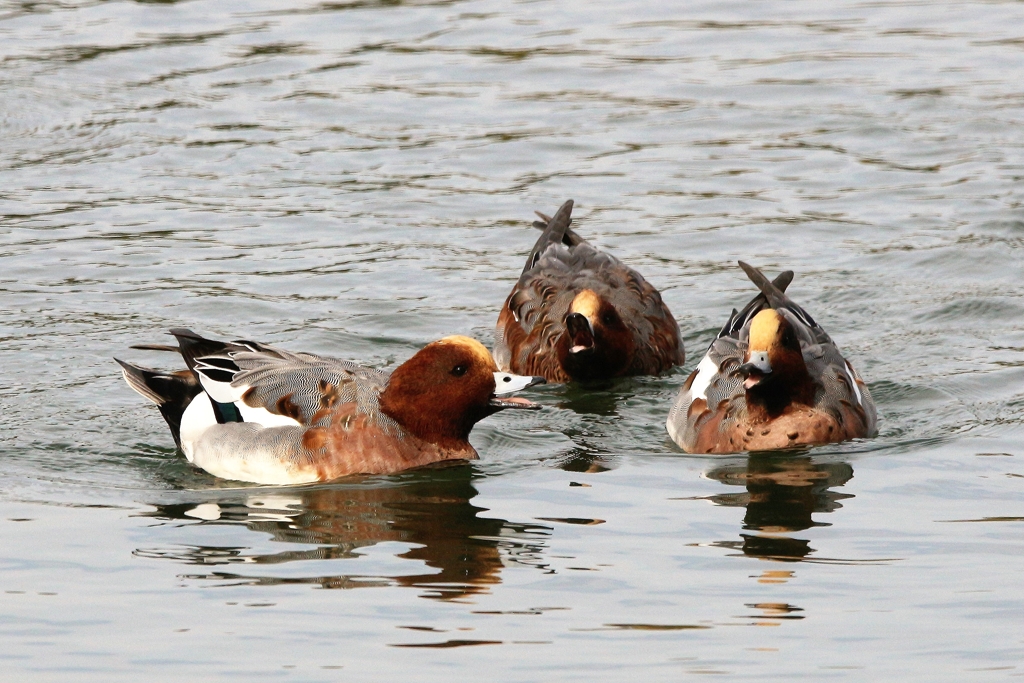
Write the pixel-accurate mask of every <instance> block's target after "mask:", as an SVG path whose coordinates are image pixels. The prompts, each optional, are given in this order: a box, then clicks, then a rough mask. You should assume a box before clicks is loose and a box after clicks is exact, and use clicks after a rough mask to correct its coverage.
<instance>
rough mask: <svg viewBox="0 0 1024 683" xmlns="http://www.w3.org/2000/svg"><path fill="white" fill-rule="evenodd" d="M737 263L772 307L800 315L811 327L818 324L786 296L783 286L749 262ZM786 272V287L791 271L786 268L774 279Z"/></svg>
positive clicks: (778, 278)
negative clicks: (787, 275) (769, 279)
mask: <svg viewBox="0 0 1024 683" xmlns="http://www.w3.org/2000/svg"><path fill="white" fill-rule="evenodd" d="M738 263H739V264H740V268H742V269H743V272H744V273H746V274H747V277H749V278H750V281H751V282H753V283H754V284H755V285H757V288H758V289H760V290H761V294H762V296H764V298H765V299H766V300H767V301H768V304H769V305H770V306H771V307H772V308H775V309H779V308H785V309H788V310H790V311H792V312H793V313H795V314H797V316H799V317H801V318H802V319H803V321H804V322H805V323H806V324H808V325H810V326H811V327H817V326H818V323H816V322H814V318H812V317H811V316H810V314H809V313H808V312H807V311H805V310H804V309H803V308H801V307H800V306H799V305H798V304H797V303H795V302H794V301H793V300H792V299H790V298H789V297H788V296H786V293H785V289H786V288H785V287H779V286H778V285H777V284H776V283H775V282H769V281H768V278H766V277H765V276H764V273H762V272H761V271H760V270H758V269H757V268H755V267H753V266H752V265H750V264H749V263H744V262H743V261H739V262H738ZM787 273H788V274H789V279H788V280H787V281H786V287H788V286H789V283H790V282H792V280H793V274H792V272H791V271H788V270H787V271H785V272H783V273H782V274H781V275H779V277H777V278H776V280H780V279H782V278H783V276H784V275H786V274H787Z"/></svg>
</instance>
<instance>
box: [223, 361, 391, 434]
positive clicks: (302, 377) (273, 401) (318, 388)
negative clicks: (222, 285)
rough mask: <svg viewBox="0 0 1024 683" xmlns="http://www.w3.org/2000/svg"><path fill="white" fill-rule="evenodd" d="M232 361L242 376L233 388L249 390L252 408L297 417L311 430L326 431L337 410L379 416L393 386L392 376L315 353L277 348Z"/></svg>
mask: <svg viewBox="0 0 1024 683" xmlns="http://www.w3.org/2000/svg"><path fill="white" fill-rule="evenodd" d="M232 359H233V360H234V361H235V363H236V364H237V365H238V368H239V372H238V373H237V374H236V375H235V376H234V378H233V380H232V382H231V384H232V385H233V386H236V387H237V386H242V385H248V386H249V390H248V391H247V392H246V397H245V402H246V403H247V404H248V405H250V406H253V407H262V408H266V409H267V410H269V411H270V412H272V413H276V414H279V415H289V416H292V417H295V418H296V419H298V420H299V422H301V423H302V424H304V425H308V426H322V425H321V424H320V422H322V421H323V420H325V419H327V417H326V415H325V413H324V412H322V411H325V409H327V408H329V407H330V406H332V405H337V404H341V403H356V404H357V405H358V406H359V408H360V409H361V410H362V411H363V412H367V413H370V412H373V411H375V410H376V408H377V399H378V397H379V395H380V392H381V390H382V389H383V387H384V386H385V385H386V384H387V375H386V374H385V373H383V372H381V371H379V370H373V369H370V368H364V367H362V366H360V365H356V364H355V363H352V362H349V361H345V360H339V359H336V358H325V357H321V356H317V355H314V354H309V353H292V352H289V351H284V350H281V349H273V353H268V352H266V351H261V352H240V353H235V354H232ZM318 413H319V416H318ZM314 420H316V422H314Z"/></svg>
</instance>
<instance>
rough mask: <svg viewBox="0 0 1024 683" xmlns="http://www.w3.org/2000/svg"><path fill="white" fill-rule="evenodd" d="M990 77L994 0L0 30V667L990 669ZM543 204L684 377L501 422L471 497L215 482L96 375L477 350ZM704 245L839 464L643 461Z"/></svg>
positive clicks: (255, 5) (87, 11)
mask: <svg viewBox="0 0 1024 683" xmlns="http://www.w3.org/2000/svg"><path fill="white" fill-rule="evenodd" d="M1021 83H1024V11H1022V6H1021V3H1019V2H1009V1H999V0H994V1H990V2H939V1H934V2H910V1H904V2H836V3H828V4H821V3H812V2H805V1H795V2H780V1H778V0H767V1H765V2H758V3H749V2H742V3H741V2H714V3H711V2H695V3H686V4H685V5H680V6H676V5H673V4H664V3H644V2H616V3H612V2H598V3H588V4H586V5H585V6H575V5H572V4H570V3H559V2H554V1H548V0H541V1H536V2H516V3H499V2H493V1H492V0H479V1H475V0H467V1H465V2H459V1H450V0H449V1H443V2H372V1H371V2H324V3H315V2H313V3H302V2H298V3H296V2H291V3H285V2H278V1H270V0H268V1H266V2H233V1H222V2H210V1H208V0H192V1H190V2H124V1H115V2H40V3H27V2H26V3H13V2H6V3H0V93H2V97H0V134H2V139H3V144H2V145H0V290H2V295H0V302H2V305H0V379H2V380H3V381H2V382H0V539H2V543H3V549H2V551H0V666H2V669H3V671H5V674H4V676H5V677H9V678H10V679H11V680H18V681H57V680H76V681H114V680H138V679H139V678H147V679H152V680H161V681H177V680H182V681H186V680H187V681H194V680H254V679H261V680H264V679H265V680H295V681H339V680H344V681H350V680H351V681H374V680H383V679H395V680H410V679H412V678H415V680H423V681H435V680H436V681H450V680H470V679H473V680H476V679H479V678H480V677H481V676H488V677H491V678H496V679H501V680H516V681H562V680H565V681H569V680H579V678H581V677H584V676H585V677H587V678H588V679H590V680H600V681H622V680H627V679H630V680H631V679H634V678H637V677H638V676H642V677H643V678H644V679H645V680H678V679H680V678H683V677H687V676H702V675H711V674H721V675H722V676H723V677H725V678H728V679H730V680H758V681H762V680H792V679H804V680H813V681H819V680H851V681H877V680H901V681H929V682H931V681H939V680H948V681H964V680H971V681H974V680H978V681H988V680H1005V679H1008V678H1012V677H1015V676H1024V629H1022V628H1021V622H1022V615H1024V589H1022V588H1021V580H1020V577H1021V574H1022V570H1024V542H1022V533H1024V460H1022V459H1024V450H1022V449H1021V446H1020V444H1021V439H1022V436H1024V424H1022V417H1021V415H1022V413H1024V327H1022V324H1021V322H1020V320H1021V319H1022V315H1024V280H1022V277H1021V273H1022V270H1021V269H1022V265H1024V206H1022V199H1021V198H1022V193H1021V191H1020V187H1021V185H1022V181H1024V129H1022V128H1021V125H1020V122H1021V121H1022V120H1024V90H1022V86H1021ZM570 197H571V198H573V199H575V200H576V206H577V209H576V211H575V220H576V222H575V225H576V226H577V229H578V230H579V232H580V233H581V234H583V235H584V236H585V237H587V238H589V239H591V240H592V241H593V242H594V243H595V244H597V245H599V246H601V247H603V248H606V249H608V250H610V251H612V252H614V253H615V254H616V255H618V256H619V257H620V258H622V259H623V260H625V261H627V262H628V263H630V264H631V265H633V266H635V267H636V268H638V269H639V270H640V271H641V272H642V273H643V274H644V275H645V276H646V277H647V279H648V280H649V281H651V282H652V283H653V284H655V285H656V286H657V287H659V288H660V289H661V291H662V292H663V296H664V298H665V301H666V302H667V303H668V305H669V306H670V307H671V309H672V310H673V312H674V313H675V315H676V317H677V319H678V320H679V323H680V325H681V328H682V330H683V333H684V336H685V341H686V345H687V350H688V360H687V364H686V367H685V368H683V369H680V370H679V371H677V372H676V373H673V374H670V375H667V376H664V377H658V378H637V379H630V380H623V381H620V382H616V383H612V384H610V385H608V386H604V387H600V388H597V389H594V390H584V389H581V388H579V387H572V386H570V387H560V386H545V387H539V388H537V389H535V390H531V391H530V392H528V394H529V396H530V398H532V399H533V400H536V401H538V402H540V403H542V404H543V405H544V406H545V408H544V409H543V410H542V411H540V412H539V413H535V414H530V415H523V414H520V413H517V414H511V415H498V416H495V417H494V418H491V419H489V420H487V421H485V422H484V423H482V424H481V425H479V427H478V428H477V429H476V431H475V432H474V435H473V441H474V443H475V445H476V446H477V448H478V450H479V451H480V452H481V455H482V458H481V460H480V461H478V462H475V463H473V464H472V465H466V466H462V467H455V468H451V469H443V470H428V471H422V472H413V473H407V474H404V475H401V476H395V477H377V478H361V479H353V480H347V481H342V482H337V483H332V484H325V485H317V486H308V487H297V488H268V487H246V486H241V485H238V484H237V483H232V482H221V481H217V480H215V479H214V478H212V477H210V476H207V475H206V474H205V473H203V472H198V471H194V470H192V469H191V468H190V467H189V466H188V465H187V464H186V463H184V461H183V458H182V457H181V456H180V455H177V454H175V453H174V450H173V442H172V441H171V439H170V436H169V434H168V433H167V431H166V427H165V425H164V424H163V421H162V420H161V419H160V417H159V415H158V413H157V411H156V410H155V409H154V408H153V407H152V406H151V405H147V404H146V403H145V402H144V401H143V400H142V399H140V397H138V396H136V395H135V394H134V393H132V392H131V391H130V390H129V389H128V388H127V387H126V386H125V385H124V383H123V382H122V380H121V379H120V377H119V373H118V372H117V367H116V365H114V364H113V362H112V360H111V356H113V355H115V354H116V355H119V356H123V357H127V358H130V359H134V360H137V361H139V362H144V363H149V364H153V365H159V364H160V363H167V362H169V358H164V357H161V356H159V355H154V354H147V353H145V352H131V351H128V350H127V347H128V346H129V345H130V344H133V343H138V342H143V341H162V340H163V336H162V335H163V331H164V330H166V329H167V328H170V327H176V326H188V327H191V328H193V329H195V330H197V331H199V332H201V333H205V334H208V335H210V336H222V337H227V338H234V337H246V338H253V339H260V340H262V341H265V342H269V343H277V344H281V345H285V346H287V347H289V348H292V349H296V350H309V351H315V352H319V353H324V354H329V355H337V356H341V357H344V358H348V359H352V360H356V361H359V362H362V363H365V364H368V365H373V366H377V367H381V366H387V365H393V364H395V363H398V362H401V361H402V360H404V359H405V358H407V357H408V356H409V355H411V354H412V353H413V352H414V351H415V350H416V349H418V348H419V347H420V346H422V345H423V344H425V343H426V342H428V341H430V340H432V339H436V338H438V337H441V336H444V335H447V334H452V333H463V334H470V335H472V336H474V337H476V338H478V339H480V340H482V341H484V342H485V343H489V341H490V336H491V330H492V326H493V324H494V321H495V319H496V317H497V310H498V307H499V306H500V304H501V302H502V301H503V300H504V297H505V296H506V295H507V294H508V291H509V289H510V288H511V286H512V283H513V282H514V280H515V278H516V276H517V274H518V272H519V270H520V269H521V268H522V264H523V260H524V259H525V256H526V254H527V253H528V251H529V249H530V247H531V246H532V242H533V240H534V238H535V236H536V233H535V232H534V231H533V230H531V229H530V228H529V221H530V219H531V217H532V212H533V211H534V210H541V211H545V212H548V213H550V212H551V211H553V210H554V209H555V208H556V207H557V206H558V205H559V204H561V202H562V201H564V200H565V199H567V198H570ZM737 259H743V260H746V261H749V262H751V263H754V264H756V265H758V266H761V267H763V268H765V270H766V271H767V272H768V273H769V274H771V275H774V274H775V273H776V272H778V271H780V270H783V269H793V270H794V271H795V272H796V273H797V276H796V280H795V281H794V283H793V285H792V286H791V288H790V293H791V295H792V296H793V298H794V299H795V300H796V301H798V302H799V303H801V304H802V305H803V306H805V307H806V308H807V309H808V310H809V311H810V312H811V313H812V315H814V317H815V318H816V319H817V320H818V321H819V322H820V323H821V324H822V325H823V326H824V327H825V329H826V330H828V331H829V333H830V334H831V335H832V336H833V338H834V339H835V340H836V341H837V342H838V344H839V345H840V347H841V348H842V349H843V350H844V351H845V352H846V353H847V355H848V357H849V358H850V359H851V360H852V361H853V362H854V364H855V365H856V366H857V367H858V369H859V370H860V372H861V374H862V375H863V376H864V377H865V378H866V379H867V380H868V381H869V384H870V385H871V389H872V392H873V393H874V395H875V397H876V400H877V402H878V407H879V415H880V420H881V422H880V424H881V434H880V435H879V437H878V438H877V439H874V440H870V441H861V442H854V443H849V444H844V445H839V446H829V447H822V448H814V449H806V450H801V451H797V452H793V453H785V454H755V455H750V456H733V457H714V458H711V457H692V456H687V455H685V454H683V453H681V452H680V451H679V449H678V448H676V447H675V446H674V445H673V444H672V443H671V442H670V440H669V439H668V437H667V435H666V434H665V431H664V426H663V425H664V420H665V417H666V416H667V413H668V409H669V406H670V404H671V401H672V399H673V397H674V396H675V393H676V392H677V390H678V387H679V385H680V384H681V383H682V381H683V379H684V378H685V376H686V373H687V372H688V371H689V370H690V369H691V368H692V367H693V366H694V365H695V364H696V362H697V361H698V360H699V358H700V356H701V355H702V353H703V350H704V348H705V347H706V345H707V344H708V343H709V342H710V340H711V338H712V337H713V335H714V333H715V332H716V331H717V330H718V328H719V327H720V326H721V325H722V323H723V322H724V321H725V319H726V317H727V315H728V313H729V311H730V310H731V309H732V308H733V307H735V306H740V305H742V304H743V303H744V302H745V301H746V300H748V299H749V297H750V296H751V295H752V294H753V293H754V290H753V287H752V286H751V285H750V283H749V282H747V281H746V278H745V277H744V276H743V274H742V273H741V272H740V270H739V269H738V268H737V267H736V265H735V262H736V260H737Z"/></svg>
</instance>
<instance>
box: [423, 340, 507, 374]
mask: <svg viewBox="0 0 1024 683" xmlns="http://www.w3.org/2000/svg"><path fill="white" fill-rule="evenodd" d="M434 343H435V344H453V345H455V346H461V347H462V348H464V349H466V350H467V351H469V352H470V353H472V354H473V356H474V357H475V358H476V359H477V360H479V361H480V362H481V363H483V364H484V366H485V367H490V366H491V365H494V359H493V358H491V352H490V351H488V350H487V347H486V346H484V345H483V344H481V343H480V342H478V341H477V340H476V339H473V338H471V337H464V336H462V335H461V334H453V335H452V336H450V337H445V338H444V339H439V340H437V341H436V342H434Z"/></svg>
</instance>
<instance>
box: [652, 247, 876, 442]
mask: <svg viewBox="0 0 1024 683" xmlns="http://www.w3.org/2000/svg"><path fill="white" fill-rule="evenodd" d="M739 266H740V268H742V269H743V272H744V273H746V274H747V277H749V278H750V280H751V281H752V282H753V283H754V284H755V285H756V286H757V287H758V289H760V290H761V293H760V294H758V295H757V296H755V297H754V298H753V299H751V300H750V302H748V303H747V305H746V306H744V307H743V309H742V310H740V311H739V312H737V311H736V310H735V309H733V312H732V315H731V316H730V317H729V320H728V321H727V322H726V324H725V326H724V327H722V330H721V331H720V332H719V333H718V336H717V337H716V338H715V340H714V341H713V342H712V343H711V346H710V347H709V348H708V351H707V353H706V354H705V355H704V358H703V359H701V361H700V363H698V364H697V368H696V369H695V370H694V371H693V372H692V373H690V375H689V377H688V378H687V379H686V382H685V383H684V384H683V386H682V388H681V389H680V390H679V395H678V396H677V397H676V400H675V402H674V404H673V405H672V409H671V411H670V412H669V416H668V421H667V423H666V426H667V428H668V433H669V436H671V437H672V440H673V441H675V442H676V444H678V445H679V446H680V447H681V448H682V449H683V450H684V451H686V452H688V453H739V452H743V451H755V450H757V451H761V450H775V449H780V448H793V447H796V446H805V445H816V444H825V443H836V442H839V441H846V440H848V439H856V438H863V437H871V436H875V435H876V434H877V432H878V427H877V425H878V418H877V412H876V410H875V403H874V401H873V400H872V398H871V392H870V391H869V390H868V386H867V384H865V383H864V380H862V379H861V377H860V375H859V374H857V371H856V370H855V369H854V367H853V365H852V364H851V363H850V362H849V361H848V360H846V358H844V357H843V354H842V353H841V352H840V351H839V348H838V347H837V346H836V344H835V342H833V341H832V339H831V338H830V337H829V336H828V334H826V332H825V330H823V329H822V328H821V327H820V326H819V325H818V324H817V323H816V322H815V321H814V319H813V318H812V317H811V316H810V315H809V314H808V313H807V311H805V310H804V309H803V308H801V307H800V306H798V305H797V304H796V303H794V302H793V301H792V300H791V299H790V298H789V297H788V296H786V293H785V291H786V288H787V287H788V286H789V284H790V283H791V282H792V281H793V271H790V270H787V271H785V272H783V273H781V274H780V275H778V276H777V277H776V278H775V280H773V281H769V280H768V278H767V277H765V275H764V273H762V272H761V271H760V270H758V269H757V268H754V267H753V266H750V265H749V264H747V263H744V262H743V261H740V262H739Z"/></svg>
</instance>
